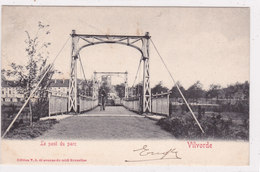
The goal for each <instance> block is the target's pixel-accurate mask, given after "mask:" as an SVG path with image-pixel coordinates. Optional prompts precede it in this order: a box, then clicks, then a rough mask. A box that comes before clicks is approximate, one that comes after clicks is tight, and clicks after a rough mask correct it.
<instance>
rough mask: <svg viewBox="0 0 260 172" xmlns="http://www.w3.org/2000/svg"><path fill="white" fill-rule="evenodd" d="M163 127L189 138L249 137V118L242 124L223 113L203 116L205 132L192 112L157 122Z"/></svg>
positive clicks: (179, 135)
mask: <svg viewBox="0 0 260 172" xmlns="http://www.w3.org/2000/svg"><path fill="white" fill-rule="evenodd" d="M157 124H158V125H159V126H161V128H162V129H164V130H166V131H169V132H170V133H172V134H173V135H174V136H175V137H176V138H182V139H183V138H188V139H192V138H195V139H201V138H213V139H243V140H247V139H248V135H249V134H248V133H249V131H248V128H249V127H248V126H249V124H248V120H244V122H243V124H242V125H237V124H235V123H233V121H232V119H230V118H229V119H223V118H222V116H221V115H219V114H218V115H215V114H213V116H211V117H208V116H203V117H202V118H201V119H200V124H201V126H202V127H203V130H204V131H205V133H204V134H203V133H202V132H201V130H200V128H199V126H198V125H197V123H196V122H195V120H194V119H193V118H192V117H191V115H190V114H188V113H187V114H185V115H181V116H177V117H167V118H163V119H161V120H159V121H158V122H157Z"/></svg>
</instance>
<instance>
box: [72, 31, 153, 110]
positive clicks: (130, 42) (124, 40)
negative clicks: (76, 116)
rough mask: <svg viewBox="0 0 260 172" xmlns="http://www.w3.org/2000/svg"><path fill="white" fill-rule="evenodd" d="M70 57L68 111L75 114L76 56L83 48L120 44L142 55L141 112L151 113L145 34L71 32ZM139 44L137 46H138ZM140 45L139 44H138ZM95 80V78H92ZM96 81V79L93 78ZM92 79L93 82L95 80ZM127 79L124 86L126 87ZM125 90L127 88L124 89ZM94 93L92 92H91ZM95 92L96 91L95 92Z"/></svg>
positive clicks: (146, 39)
mask: <svg viewBox="0 0 260 172" xmlns="http://www.w3.org/2000/svg"><path fill="white" fill-rule="evenodd" d="M71 37H72V57H71V72H70V87H69V90H70V92H69V111H75V112H77V79H76V78H77V72H76V71H77V70H76V69H77V59H78V54H79V53H80V51H81V50H82V49H83V48H86V47H89V46H92V45H98V44H121V45H126V46H129V47H132V48H135V49H137V50H138V51H139V52H140V53H141V54H142V60H143V61H144V66H143V67H144V70H143V71H144V73H143V88H144V89H143V105H142V106H143V112H151V88H150V72H149V70H150V69H149V40H150V36H149V33H148V32H147V33H146V34H145V35H144V36H126V35H88V34H76V32H75V30H73V31H72V34H71ZM79 40H82V41H83V42H84V43H85V44H83V45H82V46H80V47H79V48H78V47H77V46H78V41H79ZM138 43H139V44H138ZM140 43H141V44H140ZM94 78H95V77H94ZM95 79H96V78H95ZM95 79H94V80H95ZM127 79H128V78H127V77H126V80H125V84H126V86H127V82H128V81H127ZM126 88H127V87H126ZM93 91H94V90H93ZM95 91H96V90H95ZM125 93H126V98H127V97H128V88H127V89H126V90H125Z"/></svg>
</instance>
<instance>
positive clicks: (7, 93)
mask: <svg viewBox="0 0 260 172" xmlns="http://www.w3.org/2000/svg"><path fill="white" fill-rule="evenodd" d="M14 84H15V82H14V81H7V80H2V83H1V101H3V102H19V101H21V100H23V99H24V94H21V93H19V88H18V87H14V86H13V85H14Z"/></svg>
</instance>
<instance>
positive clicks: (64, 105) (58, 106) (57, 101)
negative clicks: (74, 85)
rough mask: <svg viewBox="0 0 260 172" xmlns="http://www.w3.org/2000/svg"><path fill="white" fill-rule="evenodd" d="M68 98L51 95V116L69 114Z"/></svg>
mask: <svg viewBox="0 0 260 172" xmlns="http://www.w3.org/2000/svg"><path fill="white" fill-rule="evenodd" d="M68 100H69V97H68V96H61V95H49V116H51V115H54V114H62V113H67V112H68Z"/></svg>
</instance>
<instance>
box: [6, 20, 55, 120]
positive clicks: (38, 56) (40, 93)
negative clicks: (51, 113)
mask: <svg viewBox="0 0 260 172" xmlns="http://www.w3.org/2000/svg"><path fill="white" fill-rule="evenodd" d="M25 33H26V39H25V41H24V42H25V44H26V49H25V52H26V57H27V58H28V61H27V63H26V65H24V66H22V65H20V64H16V63H15V62H13V63H11V65H10V67H11V69H8V70H5V69H3V70H2V74H3V75H4V76H5V77H9V78H13V79H14V80H15V82H14V84H13V85H12V86H14V87H17V88H19V89H18V91H19V93H22V94H24V95H25V99H27V98H28V97H29V95H30V94H31V92H32V90H33V89H34V88H35V87H36V85H37V83H38V82H39V81H40V79H41V78H42V77H43V75H44V73H45V72H46V71H47V70H48V69H49V68H50V67H51V66H50V64H47V60H48V58H49V54H50V53H49V51H48V47H49V46H50V45H51V43H50V42H49V41H44V39H46V38H47V37H48V36H49V34H50V30H49V25H44V24H43V23H42V22H40V21H39V22H38V27H37V31H36V33H34V34H30V33H29V31H25ZM33 35H35V36H33ZM55 72H57V71H55V70H54V69H53V68H52V69H51V70H48V72H47V74H46V76H45V78H44V79H43V80H42V82H41V84H40V85H39V88H38V90H37V93H36V94H37V98H38V99H37V102H36V103H38V104H41V103H42V101H44V100H45V99H46V98H47V94H46V91H47V89H48V87H49V85H50V78H51V77H52V75H53V74H54V73H55ZM29 107H30V111H31V124H32V120H33V116H32V102H31V101H29ZM36 111H37V112H38V113H40V111H39V110H36Z"/></svg>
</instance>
